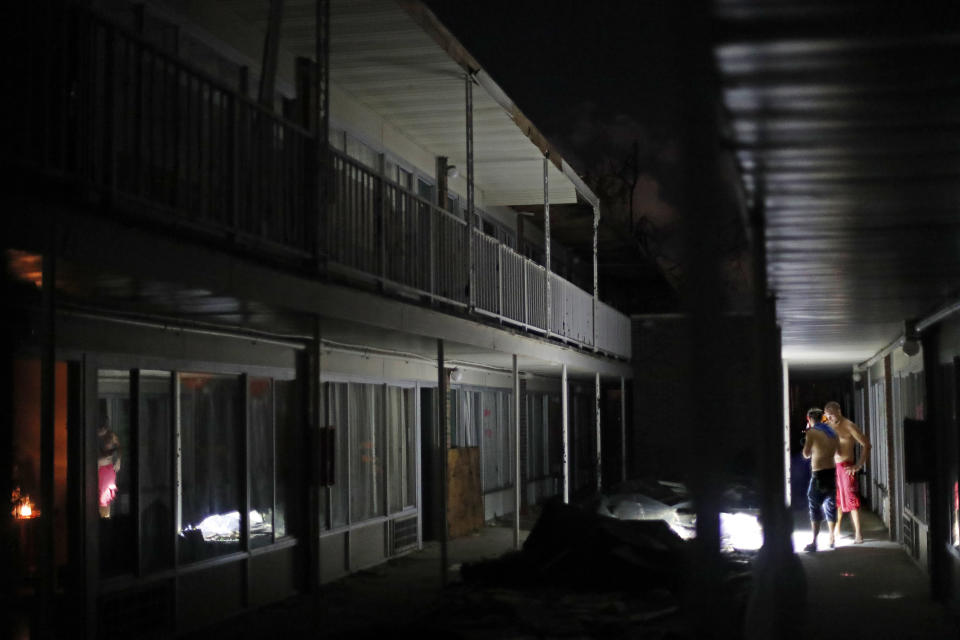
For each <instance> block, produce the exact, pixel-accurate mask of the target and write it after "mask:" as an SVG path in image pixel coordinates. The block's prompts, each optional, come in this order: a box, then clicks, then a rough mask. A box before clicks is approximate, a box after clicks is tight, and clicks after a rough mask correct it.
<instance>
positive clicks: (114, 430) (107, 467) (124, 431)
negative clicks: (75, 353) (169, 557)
mask: <svg viewBox="0 0 960 640" xmlns="http://www.w3.org/2000/svg"><path fill="white" fill-rule="evenodd" d="M95 429H96V431H97V496H98V508H99V513H100V523H99V524H100V532H99V533H100V535H99V538H100V575H101V576H102V577H109V576H115V575H118V574H122V573H127V572H130V571H132V570H133V564H134V563H133V559H134V545H135V539H134V538H135V533H134V532H135V530H134V526H133V525H134V523H133V517H132V516H131V513H130V505H131V497H132V496H131V493H130V489H131V481H130V480H131V471H132V470H131V466H132V465H131V464H129V462H131V461H132V460H130V458H131V457H132V456H130V455H129V454H130V372H129V371H117V370H112V369H100V370H99V371H98V372H97V423H96V426H95Z"/></svg>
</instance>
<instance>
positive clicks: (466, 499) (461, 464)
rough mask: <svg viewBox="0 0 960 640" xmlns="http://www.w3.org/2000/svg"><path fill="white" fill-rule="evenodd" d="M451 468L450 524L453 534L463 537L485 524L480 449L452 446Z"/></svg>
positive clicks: (449, 478) (448, 453) (449, 477)
mask: <svg viewBox="0 0 960 640" xmlns="http://www.w3.org/2000/svg"><path fill="white" fill-rule="evenodd" d="M447 469H448V470H449V476H448V481H449V487H450V493H449V496H450V499H449V502H448V503H447V504H448V507H447V523H448V524H447V526H448V527H449V531H450V537H451V538H459V537H462V536H465V535H469V534H471V533H473V532H474V531H476V530H477V529H479V528H481V527H482V526H483V491H482V489H481V486H480V448H479V447H460V448H457V449H450V450H449V451H448V452H447Z"/></svg>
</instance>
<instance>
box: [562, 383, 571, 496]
mask: <svg viewBox="0 0 960 640" xmlns="http://www.w3.org/2000/svg"><path fill="white" fill-rule="evenodd" d="M562 366H563V369H562V370H561V373H560V416H561V417H560V424H561V433H562V434H563V435H562V437H563V503H564V504H569V502H570V429H569V424H568V420H569V411H568V409H567V405H568V404H569V394H568V391H567V365H565V364H564V365H562Z"/></svg>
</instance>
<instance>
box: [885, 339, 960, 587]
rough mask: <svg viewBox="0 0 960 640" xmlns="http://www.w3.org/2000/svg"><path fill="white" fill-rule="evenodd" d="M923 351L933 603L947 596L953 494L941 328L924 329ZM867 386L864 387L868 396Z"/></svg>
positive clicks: (929, 560)
mask: <svg viewBox="0 0 960 640" xmlns="http://www.w3.org/2000/svg"><path fill="white" fill-rule="evenodd" d="M920 344H921V346H922V349H923V353H922V357H923V371H924V375H923V382H924V386H925V387H926V388H925V390H924V391H925V398H924V405H923V407H924V416H923V417H924V419H925V420H926V421H927V423H928V424H929V426H930V430H929V433H930V436H931V437H932V438H933V442H931V443H930V444H931V446H932V451H933V460H932V461H931V462H933V470H932V471H931V473H930V481H929V483H928V484H927V487H928V491H929V499H930V529H929V531H930V548H929V550H928V553H929V558H928V561H927V566H928V567H929V569H930V595H931V596H932V597H933V598H934V599H935V600H940V601H941V602H943V601H944V599H945V598H946V596H947V595H948V594H949V593H950V587H949V579H950V573H949V571H948V566H949V563H950V557H949V556H948V554H947V552H946V550H947V547H948V546H949V545H950V535H949V533H950V518H949V516H948V515H947V514H949V513H950V511H951V509H952V508H953V505H952V504H951V502H952V495H951V494H952V491H947V490H945V488H946V487H950V488H952V487H953V481H952V480H950V478H949V477H948V476H949V472H948V468H947V467H948V465H947V450H948V449H949V447H948V446H947V443H948V442H949V441H950V438H949V434H948V429H949V422H950V421H949V419H948V418H947V417H946V416H945V415H944V413H945V412H942V411H941V410H940V407H942V406H943V403H942V401H943V395H942V392H941V389H940V385H941V384H942V382H943V378H942V377H941V374H940V362H939V356H940V326H939V325H934V326H932V327H930V328H928V329H925V330H924V331H923V333H922V334H921V337H920ZM869 390H870V387H867V391H868V393H869Z"/></svg>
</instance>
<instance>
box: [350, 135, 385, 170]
mask: <svg viewBox="0 0 960 640" xmlns="http://www.w3.org/2000/svg"><path fill="white" fill-rule="evenodd" d="M347 155H348V156H350V157H351V158H353V159H354V160H357V161H359V162H360V163H361V164H364V165H366V166H367V167H368V168H370V169H373V170H374V171H377V170H378V167H377V165H378V164H379V154H377V152H376V151H374V150H373V149H371V148H370V147H368V146H367V145H365V144H363V143H362V142H360V141H359V140H357V139H356V138H354V137H352V136H347Z"/></svg>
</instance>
